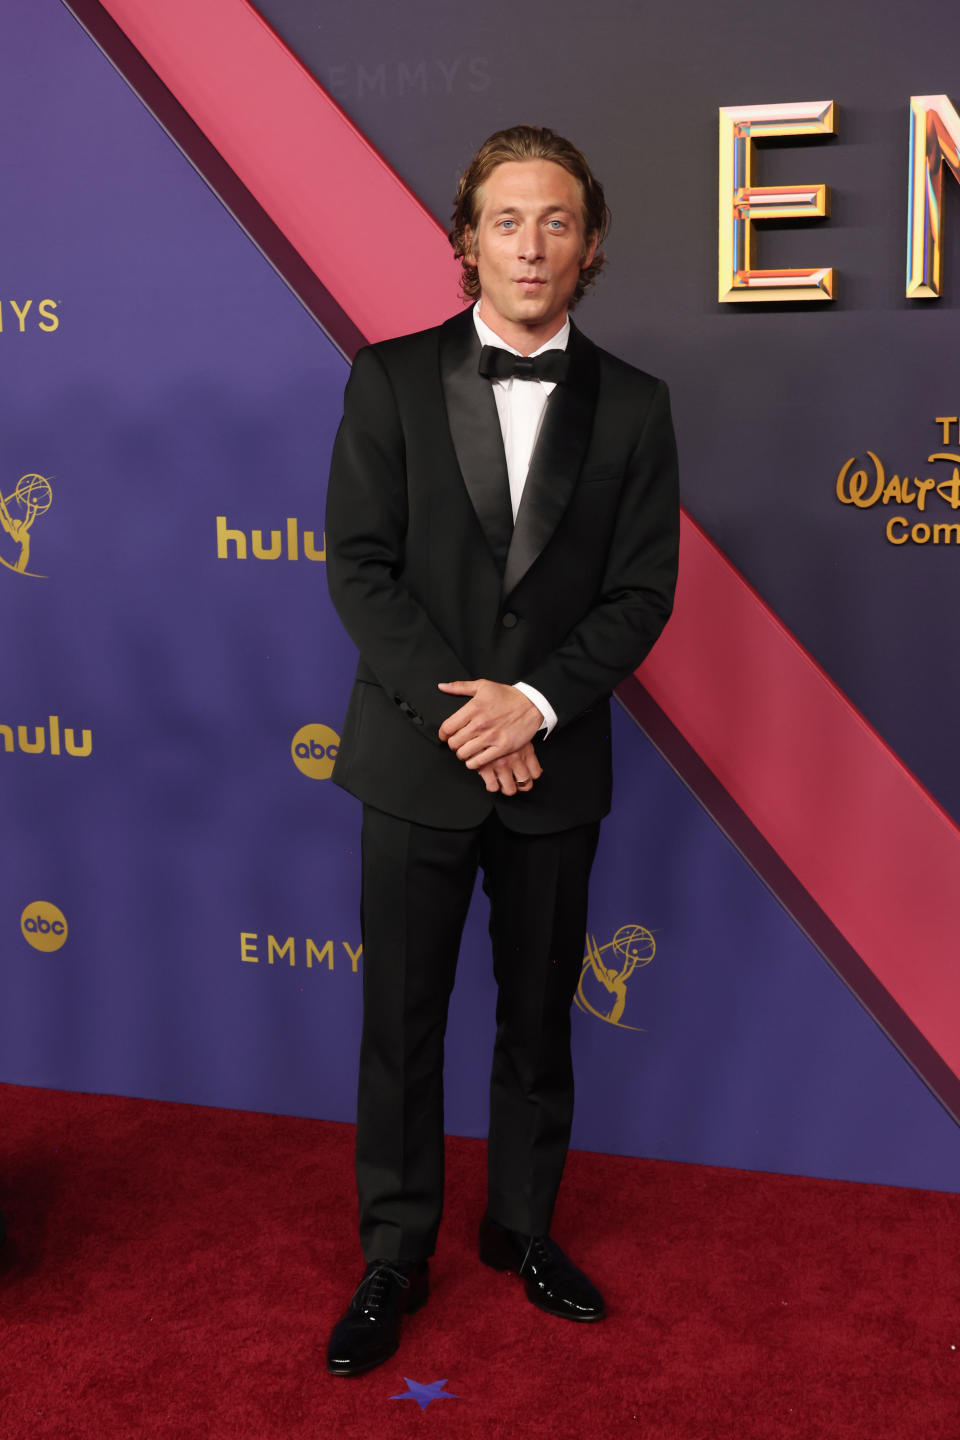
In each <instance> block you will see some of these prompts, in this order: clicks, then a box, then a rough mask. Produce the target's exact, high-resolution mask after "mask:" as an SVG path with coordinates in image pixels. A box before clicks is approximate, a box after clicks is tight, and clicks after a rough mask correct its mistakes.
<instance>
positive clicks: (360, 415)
mask: <svg viewBox="0 0 960 1440" xmlns="http://www.w3.org/2000/svg"><path fill="white" fill-rule="evenodd" d="M406 529H407V478H406V460H405V452H404V439H403V428H402V426H401V423H400V416H399V413H398V410H397V404H396V399H395V397H394V394H393V389H392V387H391V384H390V380H389V377H388V375H387V372H386V370H385V368H384V365H383V362H382V361H381V360H380V358H379V356H378V355H377V354H376V352H375V351H374V350H372V349H369V348H367V349H363V350H361V351H359V353H358V354H357V357H356V360H355V361H354V365H353V369H352V371H351V374H350V379H349V380H348V382H347V388H346V392H345V394H344V409H343V420H342V421H341V423H340V429H339V430H338V432H337V438H336V441H335V443H334V447H333V458H332V462H331V467H330V483H329V488H328V491H327V513H326V544H327V579H328V583H329V586H330V598H331V600H332V601H333V605H334V608H335V609H336V611H337V614H338V615H339V616H340V619H341V620H342V622H343V625H344V627H345V629H346V631H347V633H348V634H349V636H350V638H351V639H352V640H353V642H354V644H355V645H356V647H357V649H358V650H359V651H360V654H361V656H362V658H363V660H364V661H365V662H366V664H367V665H369V667H370V669H371V670H372V671H373V673H374V675H375V676H376V677H377V679H378V681H379V682H380V684H381V685H382V687H383V689H384V690H385V691H386V693H387V694H388V695H389V696H390V698H391V699H392V700H393V701H394V702H395V703H396V704H397V706H398V707H399V708H400V710H401V711H402V713H403V714H404V715H406V716H407V718H408V719H409V720H410V721H411V723H412V724H414V725H416V726H417V728H418V729H419V731H420V733H421V734H423V735H424V737H425V738H426V739H429V740H432V741H433V742H434V743H435V744H437V745H439V744H440V743H441V742H440V740H439V738H438V736H437V731H438V730H439V728H440V726H441V724H442V723H443V721H444V720H445V719H446V718H447V716H448V715H451V714H452V713H453V711H454V710H456V709H457V708H459V706H460V705H461V704H462V703H463V702H462V700H460V699H459V698H457V697H456V696H453V697H451V696H448V695H444V694H443V693H442V692H441V691H439V690H438V689H437V683H438V681H440V680H466V679H469V678H470V676H469V675H468V674H467V671H466V669H465V667H464V665H463V664H462V663H461V662H460V660H459V659H458V657H457V656H456V655H455V654H454V652H453V650H452V649H451V647H450V645H449V644H448V643H447V641H446V640H445V639H444V637H443V636H442V635H441V634H440V632H439V630H438V629H437V628H436V626H435V625H434V623H433V621H432V620H431V619H430V617H429V616H428V615H427V613H426V611H425V610H424V609H423V608H422V606H421V605H420V604H419V603H418V601H417V600H416V598H415V597H414V596H413V595H412V594H411V592H410V590H409V589H408V588H407V587H406V586H405V585H404V583H403V579H402V573H403V557H404V539H405V535H406Z"/></svg>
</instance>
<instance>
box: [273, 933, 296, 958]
mask: <svg viewBox="0 0 960 1440" xmlns="http://www.w3.org/2000/svg"><path fill="white" fill-rule="evenodd" d="M288 950H289V952H290V964H291V965H295V964H296V950H295V947H294V943H293V936H292V935H288V936H287V938H286V940H285V941H284V942H283V944H282V945H281V944H280V942H279V941H278V940H277V939H275V937H274V936H273V935H268V936H267V964H268V965H272V964H273V957H274V955H276V956H278V957H281V956H283V955H286V953H287V951H288Z"/></svg>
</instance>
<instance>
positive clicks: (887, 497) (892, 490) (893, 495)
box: [883, 475, 904, 505]
mask: <svg viewBox="0 0 960 1440" xmlns="http://www.w3.org/2000/svg"><path fill="white" fill-rule="evenodd" d="M891 500H896V502H897V504H898V505H902V504H903V503H904V501H903V495H902V494H901V493H900V476H899V475H894V477H893V479H892V480H891V481H890V483H889V484H888V485H887V488H886V490H884V492H883V503H884V505H889V503H890V501H891Z"/></svg>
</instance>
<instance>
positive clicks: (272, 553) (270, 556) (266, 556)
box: [250, 530, 283, 560]
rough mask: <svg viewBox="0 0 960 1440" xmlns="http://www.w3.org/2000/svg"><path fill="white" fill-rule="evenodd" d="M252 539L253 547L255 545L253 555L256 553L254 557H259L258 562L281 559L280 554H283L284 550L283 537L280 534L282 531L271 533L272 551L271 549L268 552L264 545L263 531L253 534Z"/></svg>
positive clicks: (272, 531)
mask: <svg viewBox="0 0 960 1440" xmlns="http://www.w3.org/2000/svg"><path fill="white" fill-rule="evenodd" d="M250 538H251V543H252V545H253V553H254V555H256V557H257V559H258V560H279V559H280V552H281V551H282V549H283V536H282V535H281V534H280V531H279V530H271V531H270V549H269V550H267V549H265V548H264V544H263V531H262V530H254V532H253V534H252V535H251V537H250Z"/></svg>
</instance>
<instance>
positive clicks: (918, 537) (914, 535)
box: [910, 520, 930, 545]
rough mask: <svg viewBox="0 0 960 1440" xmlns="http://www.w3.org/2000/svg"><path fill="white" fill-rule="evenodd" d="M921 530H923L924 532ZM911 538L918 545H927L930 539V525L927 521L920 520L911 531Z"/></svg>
mask: <svg viewBox="0 0 960 1440" xmlns="http://www.w3.org/2000/svg"><path fill="white" fill-rule="evenodd" d="M921 531H922V532H923V533H922V534H921ZM910 539H911V540H912V541H913V542H914V544H916V545H926V543H927V541H928V540H929V539H930V526H929V525H927V524H926V523H925V521H923V520H918V521H917V523H916V525H914V527H913V529H912V530H911V531H910Z"/></svg>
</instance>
